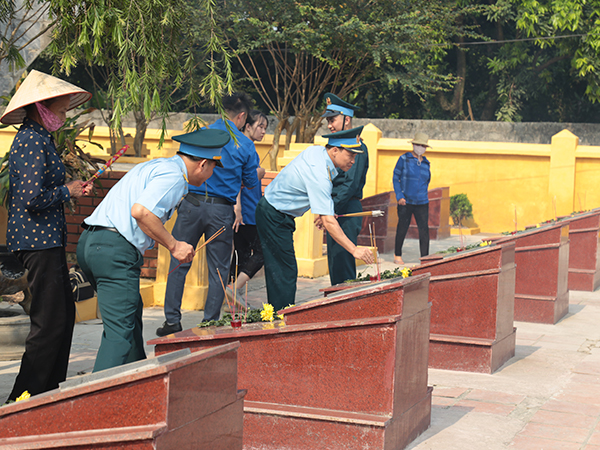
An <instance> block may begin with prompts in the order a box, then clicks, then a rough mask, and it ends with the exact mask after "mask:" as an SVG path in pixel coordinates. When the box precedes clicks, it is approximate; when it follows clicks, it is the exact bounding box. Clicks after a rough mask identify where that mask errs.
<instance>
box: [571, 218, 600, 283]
mask: <svg viewBox="0 0 600 450" xmlns="http://www.w3.org/2000/svg"><path fill="white" fill-rule="evenodd" d="M565 220H566V221H568V222H569V282H568V287H569V290H575V291H590V292H591V291H595V290H596V289H598V286H600V245H598V240H599V239H600V210H594V211H591V212H588V213H582V214H576V215H574V216H573V217H571V218H567V219H565Z"/></svg>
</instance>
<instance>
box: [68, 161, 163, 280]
mask: <svg viewBox="0 0 600 450" xmlns="http://www.w3.org/2000/svg"><path fill="white" fill-rule="evenodd" d="M125 173H126V172H112V171H108V172H104V173H103V174H102V176H101V177H100V182H101V183H102V187H101V188H99V187H98V185H96V192H95V196H90V197H81V198H79V199H78V200H77V207H76V208H75V211H73V212H72V213H71V212H70V211H67V212H66V219H67V248H66V250H67V254H68V253H73V254H75V252H76V249H77V242H78V241H79V236H80V235H81V232H82V231H83V228H81V223H82V222H83V219H85V218H86V217H88V216H89V215H90V214H92V212H94V209H95V208H96V206H98V205H99V204H100V202H101V201H102V200H103V199H104V197H105V196H106V194H107V193H108V191H109V190H110V188H111V187H113V186H114V185H115V184H116V183H117V181H119V180H120V179H121V177H123V176H124V175H125ZM157 257H158V249H157V248H154V249H151V250H147V251H146V253H144V264H143V266H142V269H141V275H142V277H143V278H156V261H157Z"/></svg>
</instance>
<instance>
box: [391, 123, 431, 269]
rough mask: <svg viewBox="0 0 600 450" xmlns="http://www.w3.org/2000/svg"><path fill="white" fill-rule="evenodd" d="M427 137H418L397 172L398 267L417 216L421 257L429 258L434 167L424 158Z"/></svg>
mask: <svg viewBox="0 0 600 450" xmlns="http://www.w3.org/2000/svg"><path fill="white" fill-rule="evenodd" d="M427 141H428V138H427V135H426V134H424V133H417V134H415V138H414V139H413V140H412V141H411V143H412V145H413V150H412V152H410V153H408V152H407V153H405V154H404V155H402V156H401V157H400V158H398V162H397V163H396V167H395V168H394V180H393V181H394V192H395V193H396V201H397V202H398V228H397V229H396V249H395V252H394V254H395V256H394V263H396V264H404V261H403V260H402V245H403V244H404V238H405V237H406V233H407V231H408V227H409V226H410V219H411V217H412V216H413V215H414V216H415V221H416V222H417V228H418V229H419V249H420V251H421V256H426V255H428V254H429V225H428V222H429V198H428V196H427V190H428V188H429V181H431V170H430V168H429V166H430V164H429V161H428V160H427V158H426V157H425V156H424V155H425V151H426V150H427V148H428V147H429V145H428V144H427Z"/></svg>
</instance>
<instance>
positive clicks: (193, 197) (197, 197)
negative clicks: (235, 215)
mask: <svg viewBox="0 0 600 450" xmlns="http://www.w3.org/2000/svg"><path fill="white" fill-rule="evenodd" d="M185 198H186V200H187V201H188V202H190V203H191V204H192V205H194V206H199V205H200V203H199V202H204V203H213V204H215V205H229V206H233V205H234V203H232V202H230V201H229V200H227V199H225V198H222V197H211V196H206V195H204V194H196V193H195V192H188V194H187V195H186V197H185Z"/></svg>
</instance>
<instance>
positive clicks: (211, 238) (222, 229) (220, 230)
mask: <svg viewBox="0 0 600 450" xmlns="http://www.w3.org/2000/svg"><path fill="white" fill-rule="evenodd" d="M224 231H225V227H221V228H219V229H218V230H217V232H216V233H215V234H213V235H212V236H211V237H209V238H208V239H207V240H206V241H205V242H204V244H202V245H199V246H198V247H196V251H198V250H200V249H201V248H202V247H204V246H205V245H206V244H208V243H209V242H211V241H214V240H215V239H216V238H217V236H219V235H220V234H221V233H223V232H224ZM182 264H183V263H179V264H177V265H176V266H175V267H173V270H171V271H170V272H169V274H168V275H167V276H169V275H171V274H172V273H173V272H174V271H175V269H177V268H178V267H179V266H180V265H182Z"/></svg>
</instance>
